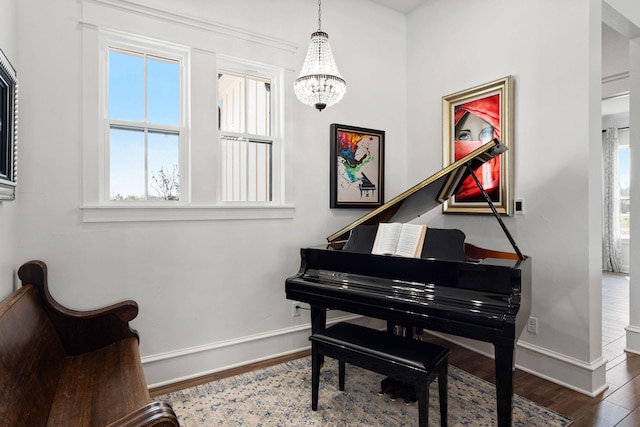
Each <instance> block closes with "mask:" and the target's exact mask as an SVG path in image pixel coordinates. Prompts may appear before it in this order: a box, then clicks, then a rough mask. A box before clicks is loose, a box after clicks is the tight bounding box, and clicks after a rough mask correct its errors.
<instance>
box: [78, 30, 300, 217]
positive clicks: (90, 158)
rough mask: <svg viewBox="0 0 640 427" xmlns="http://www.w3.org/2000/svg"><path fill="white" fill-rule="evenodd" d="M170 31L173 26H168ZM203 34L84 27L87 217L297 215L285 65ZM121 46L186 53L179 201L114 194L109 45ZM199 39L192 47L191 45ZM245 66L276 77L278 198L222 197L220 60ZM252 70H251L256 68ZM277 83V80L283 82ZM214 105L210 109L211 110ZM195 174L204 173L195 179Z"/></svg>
mask: <svg viewBox="0 0 640 427" xmlns="http://www.w3.org/2000/svg"><path fill="white" fill-rule="evenodd" d="M165 32H166V31H165ZM200 40H201V38H200V37H196V36H195V34H194V37H187V38H185V40H180V41H183V42H184V45H178V44H173V43H169V42H165V41H162V40H159V39H155V38H150V37H149V38H147V37H144V36H139V35H132V34H131V33H124V32H122V31H116V30H111V29H108V28H106V27H104V28H103V27H101V26H99V25H93V24H83V25H82V41H83V43H82V51H83V55H82V87H83V108H82V122H83V129H82V158H83V164H82V170H83V189H82V201H81V205H80V208H81V211H82V220H83V221H84V222H132V221H135V222H138V221H192V220H226V219H233V220H242V219H249V220H255V219H282V218H292V217H293V214H294V209H295V208H294V206H293V205H292V204H291V203H289V202H287V201H286V200H285V193H286V192H285V190H284V187H285V171H284V166H285V161H284V159H285V153H284V102H283V101H284V99H285V97H284V84H283V81H284V73H285V67H282V66H272V65H265V64H263V63H258V62H252V61H248V60H240V59H237V58H233V57H231V56H224V55H221V54H217V53H215V52H213V51H210V50H205V49H203V48H202V47H199V46H198V43H200ZM107 41H109V43H114V42H117V43H118V44H117V46H118V47H120V48H125V49H126V48H127V47H128V48H129V50H134V51H135V50H136V49H132V48H131V47H132V45H133V46H134V47H135V46H138V45H139V44H142V45H145V46H147V47H148V48H149V49H150V50H151V51H152V52H156V53H158V52H159V53H160V54H159V55H158V56H165V55H166V54H167V52H169V53H171V52H173V53H174V54H176V55H177V56H180V55H184V58H185V59H184V61H185V62H184V64H185V66H184V67H183V72H184V73H185V76H184V81H183V84H184V85H186V86H185V88H184V90H183V91H182V93H183V97H182V102H183V104H184V105H183V111H184V112H185V114H184V115H183V120H184V122H183V123H184V134H183V135H182V137H183V141H181V142H180V144H181V148H180V150H181V151H180V154H179V156H180V169H181V172H180V201H158V202H155V201H141V202H133V201H127V202H120V201H111V200H109V196H110V195H109V191H108V171H109V163H108V155H109V151H108V144H106V139H105V138H106V136H107V132H108V127H107V128H105V120H104V118H105V117H106V113H107V109H106V104H105V102H104V100H105V99H106V95H107V93H106V92H105V91H106V77H105V73H106V72H107V68H106V66H107V63H106V58H107V52H108V51H107V50H106V46H108V45H109V43H107ZM191 44H193V47H191V46H189V45H191ZM219 62H220V63H223V64H224V65H225V66H227V65H230V63H232V64H236V65H237V64H242V66H243V67H245V68H247V67H248V68H247V69H249V70H253V71H255V70H256V69H257V68H259V69H261V70H266V71H267V72H268V74H269V75H270V76H272V77H270V78H271V81H272V102H273V107H272V115H273V117H272V120H273V123H272V129H273V132H274V135H277V136H278V137H277V138H276V140H275V144H274V151H273V154H272V161H273V165H272V168H273V177H272V186H273V187H272V192H273V198H272V201H271V202H222V201H221V197H220V194H221V193H220V188H221V187H220V186H221V180H220V173H219V163H220V158H221V157H220V156H221V153H220V151H219V150H220V144H219V135H218V131H217V128H218V123H217V120H216V118H217V113H216V111H215V106H216V105H217V71H218V63H219ZM250 74H251V73H250ZM276 83H277V84H276ZM210 108H211V112H209V109H210ZM194 176H195V177H196V178H197V179H196V180H195V181H194Z"/></svg>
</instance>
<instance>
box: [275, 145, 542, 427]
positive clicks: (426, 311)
mask: <svg viewBox="0 0 640 427" xmlns="http://www.w3.org/2000/svg"><path fill="white" fill-rule="evenodd" d="M505 150H506V147H504V146H503V145H501V144H500V143H499V142H498V141H497V140H495V139H494V140H492V141H490V142H488V143H487V144H485V145H483V146H482V147H480V148H478V149H477V150H474V151H473V152H471V153H469V154H468V155H467V156H465V157H463V158H462V159H460V160H459V161H457V162H454V163H453V164H451V165H449V166H447V167H445V168H444V169H442V170H441V171H439V172H437V173H435V174H434V175H432V176H431V177H429V178H427V179H425V180H423V181H422V182H420V183H418V184H417V185H415V186H413V187H412V188H410V189H409V190H407V191H405V192H404V193H402V194H400V195H399V196H397V197H395V198H393V199H392V200H390V201H388V202H386V203H385V204H383V205H382V206H380V207H378V208H376V209H374V210H373V211H371V212H369V213H367V214H366V215H364V216H362V217H361V218H359V219H357V220H356V221H354V222H352V223H351V224H349V225H347V226H346V227H344V228H342V229H341V230H339V231H337V232H335V233H333V234H332V235H330V236H329V237H327V241H328V245H323V246H316V247H308V248H302V249H301V250H300V255H301V264H300V269H299V271H298V273H297V274H295V275H294V276H292V277H289V278H288V279H286V281H285V292H286V297H287V298H288V299H291V300H294V301H301V302H305V303H308V304H309V305H310V307H311V333H317V332H320V331H322V330H324V328H325V327H326V322H327V315H326V312H327V310H328V309H333V310H341V311H345V312H348V313H355V314H359V315H362V316H367V317H371V318H375V319H381V320H383V321H386V325H387V331H388V332H389V333H393V331H394V330H396V329H397V328H396V327H397V326H400V327H403V328H404V329H405V330H422V329H424V330H427V331H436V332H440V333H445V334H449V335H454V336H460V337H465V338H471V339H475V340H478V341H483V342H487V343H491V344H493V347H494V353H495V375H496V407H497V413H498V425H499V426H500V427H507V426H511V418H512V399H513V367H514V350H515V343H516V341H517V340H518V338H519V337H520V334H521V332H522V330H523V329H524V325H525V323H526V320H527V319H528V318H529V315H530V312H531V265H532V260H531V258H530V257H528V256H525V255H523V254H522V253H521V252H520V249H518V247H517V245H516V244H515V241H514V240H513V238H512V236H511V234H510V233H509V231H508V230H507V228H506V227H505V225H504V223H503V222H502V219H501V218H500V215H499V214H498V213H497V211H496V208H495V207H494V206H493V204H492V202H491V199H490V197H489V196H488V194H487V193H486V191H484V189H482V186H481V184H480V182H479V180H478V179H477V176H476V175H475V171H476V170H477V169H478V168H479V167H480V166H481V165H482V164H484V163H485V162H487V161H489V160H491V159H493V158H495V157H497V156H499V155H501V154H502V153H503V152H505ZM467 177H472V179H473V180H474V182H476V183H477V185H478V187H479V188H481V192H482V193H483V195H484V197H485V198H486V201H487V204H489V206H490V208H491V211H492V212H493V214H494V215H495V216H496V218H497V220H498V223H499V224H500V226H501V227H502V230H503V231H504V233H505V235H506V237H507V238H508V240H509V242H510V244H511V246H512V248H513V251H514V252H513V253H512V252H502V251H496V250H489V249H483V248H479V247H476V246H474V245H471V244H469V243H467V242H465V235H464V232H463V231H460V230H444V229H436V228H429V227H427V231H426V237H425V241H424V245H423V249H422V252H421V256H420V258H406V257H396V256H386V255H374V254H372V253H371V250H372V248H373V242H374V239H375V235H376V232H377V227H378V224H380V223H382V222H409V221H411V220H414V219H415V218H417V217H418V216H420V215H421V214H423V213H424V212H427V211H429V210H431V209H434V208H435V207H439V206H440V205H441V203H443V202H444V201H446V200H448V199H449V198H450V197H451V196H452V195H453V194H455V192H456V191H457V190H458V189H459V187H460V184H461V182H462V181H463V180H464V179H466V178H467ZM407 339H411V338H407ZM372 392H376V391H374V390H372Z"/></svg>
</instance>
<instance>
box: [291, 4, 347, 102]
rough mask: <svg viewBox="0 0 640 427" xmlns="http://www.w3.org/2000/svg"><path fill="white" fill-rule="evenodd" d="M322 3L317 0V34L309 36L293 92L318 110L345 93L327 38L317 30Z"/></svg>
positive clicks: (344, 84)
mask: <svg viewBox="0 0 640 427" xmlns="http://www.w3.org/2000/svg"><path fill="white" fill-rule="evenodd" d="M321 2H322V0H318V31H316V32H314V33H312V34H311V42H310V43H309V49H308V50H307V57H306V58H305V60H304V65H302V70H301V71H300V75H299V76H298V78H297V79H296V81H295V82H294V84H293V91H294V92H295V93H296V96H297V97H298V99H299V100H300V101H302V102H303V103H304V104H307V105H310V106H312V107H316V108H317V109H318V111H322V110H323V109H324V108H325V107H330V106H332V105H333V104H336V103H337V102H339V101H340V100H341V99H342V97H343V96H344V93H345V92H346V91H347V84H346V82H345V81H344V79H343V78H342V76H341V75H340V72H339V71H338V66H337V65H336V61H335V60H334V59H333V54H332V53H331V45H330V44H329V35H328V34H327V33H325V32H324V31H322V30H321V26H322V5H321Z"/></svg>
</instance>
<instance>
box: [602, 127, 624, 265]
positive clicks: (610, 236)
mask: <svg viewBox="0 0 640 427" xmlns="http://www.w3.org/2000/svg"><path fill="white" fill-rule="evenodd" d="M602 135H603V136H602V154H603V156H602V157H603V174H604V180H603V184H604V189H603V190H604V191H603V193H604V203H603V205H604V207H603V209H604V212H603V213H604V215H603V217H604V218H603V219H604V221H603V225H604V228H603V230H602V269H603V270H606V271H613V272H616V273H618V272H620V271H621V267H622V250H621V245H620V188H619V187H620V184H619V178H618V129H617V128H609V129H607V130H606V131H604V132H603V133H602Z"/></svg>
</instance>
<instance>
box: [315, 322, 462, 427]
mask: <svg viewBox="0 0 640 427" xmlns="http://www.w3.org/2000/svg"><path fill="white" fill-rule="evenodd" d="M309 340H311V365H312V366H311V409H312V410H314V411H316V410H317V409H318V389H319V387H320V367H321V365H322V362H323V358H324V356H328V357H331V358H334V359H337V360H338V362H339V375H338V376H339V389H340V390H341V391H344V376H345V363H350V364H352V365H356V366H359V367H361V368H364V369H367V370H369V371H373V372H377V373H379V374H383V375H388V376H390V377H392V378H393V379H394V380H397V381H401V382H404V383H407V384H409V385H412V386H414V387H415V390H416V395H417V398H418V411H419V425H420V427H427V426H428V424H429V384H430V383H431V381H433V380H434V379H436V378H437V379H438V390H439V396H440V421H441V423H440V424H441V425H442V426H446V425H447V367H448V357H449V353H450V352H451V350H449V349H448V348H445V347H442V346H439V345H436V344H433V343H428V342H422V341H417V340H413V339H410V338H404V337H401V336H398V335H393V334H390V333H387V332H382V331H377V330H374V329H371V328H366V327H363V326H359V325H354V324H351V323H338V324H336V325H334V326H331V327H329V328H327V329H326V330H324V331H322V332H319V333H316V334H313V335H311V336H310V337H309Z"/></svg>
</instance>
